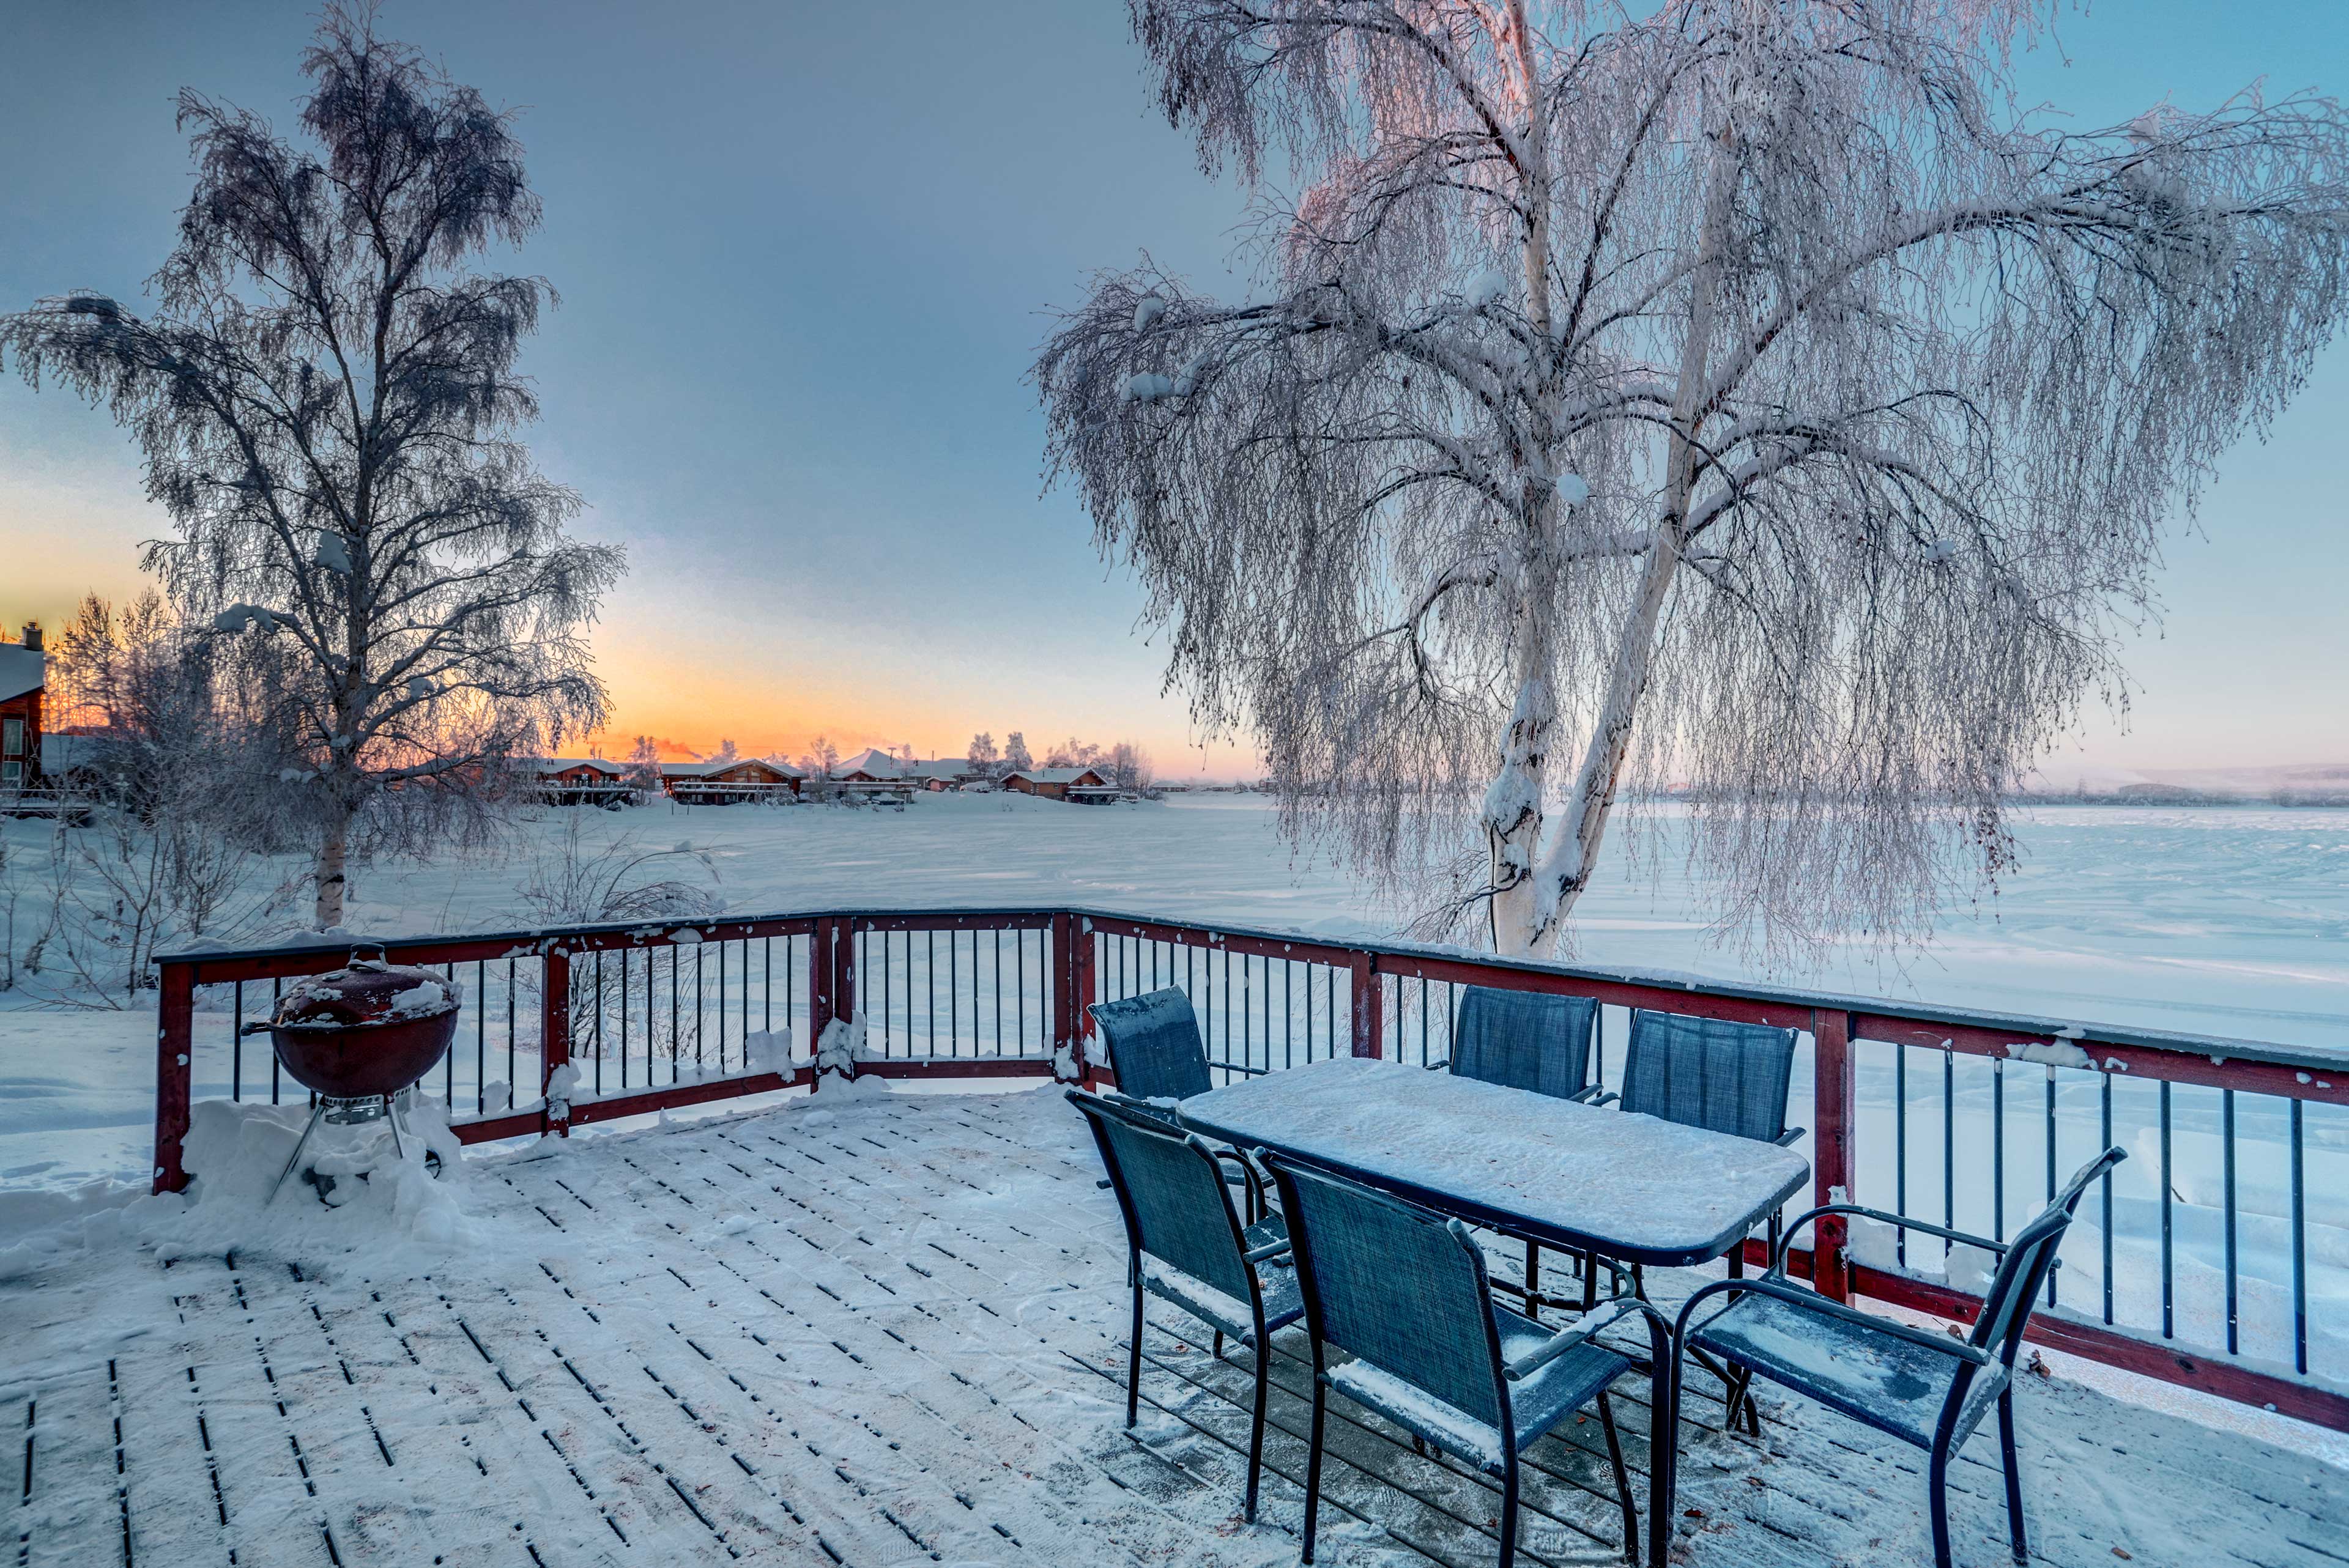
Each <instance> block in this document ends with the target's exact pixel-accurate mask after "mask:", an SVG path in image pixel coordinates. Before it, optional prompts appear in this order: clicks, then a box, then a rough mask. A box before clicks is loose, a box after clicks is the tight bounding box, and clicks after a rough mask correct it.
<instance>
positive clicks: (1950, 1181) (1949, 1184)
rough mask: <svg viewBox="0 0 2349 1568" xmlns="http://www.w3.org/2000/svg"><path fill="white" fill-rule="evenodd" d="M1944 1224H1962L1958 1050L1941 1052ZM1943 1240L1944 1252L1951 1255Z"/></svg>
mask: <svg viewBox="0 0 2349 1568" xmlns="http://www.w3.org/2000/svg"><path fill="white" fill-rule="evenodd" d="M1941 1224H1942V1227H1943V1228H1944V1229H1946V1230H1952V1231H1954V1230H1956V1229H1957V1228H1958V1053H1957V1052H1955V1051H1948V1050H1945V1051H1943V1052H1942V1053H1941ZM1949 1252H1950V1247H1949V1243H1946V1242H1944V1243H1941V1255H1942V1256H1943V1257H1947V1256H1948V1255H1949Z"/></svg>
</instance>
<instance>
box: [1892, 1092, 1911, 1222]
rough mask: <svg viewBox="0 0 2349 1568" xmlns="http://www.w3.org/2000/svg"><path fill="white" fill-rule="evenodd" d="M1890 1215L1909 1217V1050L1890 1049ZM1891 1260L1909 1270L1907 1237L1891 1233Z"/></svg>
mask: <svg viewBox="0 0 2349 1568" xmlns="http://www.w3.org/2000/svg"><path fill="white" fill-rule="evenodd" d="M1892 1212H1894V1213H1896V1214H1898V1215H1899V1216H1900V1217H1901V1218H1902V1219H1904V1220H1905V1219H1907V1218H1908V1217H1909V1047H1907V1046H1894V1047H1892ZM1892 1257H1893V1262H1894V1263H1895V1264H1896V1265H1898V1266H1899V1267H1900V1268H1904V1269H1905V1268H1907V1267H1908V1266H1909V1233H1908V1232H1906V1231H1901V1230H1896V1231H1894V1232H1893V1233H1892Z"/></svg>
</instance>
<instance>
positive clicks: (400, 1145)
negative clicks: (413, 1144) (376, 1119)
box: [383, 1105, 408, 1165]
mask: <svg viewBox="0 0 2349 1568" xmlns="http://www.w3.org/2000/svg"><path fill="white" fill-rule="evenodd" d="M383 1119H385V1120H386V1121H388V1122H389V1123H391V1152H392V1157H393V1158H394V1159H396V1160H398V1161H399V1162H400V1163H401V1164H402V1165H405V1164H407V1163H408V1140H406V1139H405V1138H402V1137H401V1136H400V1135H399V1107H398V1106H396V1105H387V1106H385V1107H384V1108H383Z"/></svg>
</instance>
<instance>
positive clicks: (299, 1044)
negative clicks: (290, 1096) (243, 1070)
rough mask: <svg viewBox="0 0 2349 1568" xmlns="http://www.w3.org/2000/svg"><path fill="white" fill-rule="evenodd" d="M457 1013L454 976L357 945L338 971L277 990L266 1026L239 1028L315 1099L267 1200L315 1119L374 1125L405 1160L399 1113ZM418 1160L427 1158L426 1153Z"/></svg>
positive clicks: (298, 1155) (295, 1160)
mask: <svg viewBox="0 0 2349 1568" xmlns="http://www.w3.org/2000/svg"><path fill="white" fill-rule="evenodd" d="M457 1011H458V994H457V986H456V983H455V982H454V981H451V980H445V979H443V978H441V977H440V975H435V974H433V973H432V972H431V971H429V970H427V969H411V968H406V967H403V966H400V965H394V964H389V963H387V962H385V960H384V957H383V953H382V950H381V949H379V948H378V949H374V950H372V951H371V953H370V950H368V949H364V948H363V949H360V950H358V951H357V952H354V953H353V954H351V957H350V962H349V963H348V964H347V965H346V966H345V967H343V968H341V969H336V970H333V971H331V972H329V973H327V974H325V975H311V976H309V977H308V978H307V979H305V980H304V981H303V982H302V983H301V984H300V985H296V986H295V988H294V989H293V990H291V991H288V992H287V993H285V995H284V996H282V997H281V998H279V1000H278V1003H277V1007H276V1010H275V1011H274V1013H273V1014H272V1015H271V1016H270V1018H269V1020H268V1022H266V1023H257V1024H248V1025H246V1026H245V1032H246V1033H247V1034H266V1035H268V1037H269V1044H270V1047H271V1049H273V1050H274V1051H275V1052H276V1055H277V1060H278V1063H279V1065H281V1066H282V1067H284V1068H285V1072H286V1074H287V1076H288V1077H290V1078H293V1079H294V1081H295V1082H296V1083H298V1084H300V1085H302V1086H303V1087H304V1088H307V1089H309V1090H310V1091H311V1093H312V1094H313V1096H315V1098H316V1103H315V1104H314V1105H313V1106H312V1108H311V1110H310V1119H309V1121H308V1122H307V1123H306V1124H305V1125H304V1127H303V1129H302V1136H301V1137H300V1138H299V1139H298V1140H295V1145H294V1152H293V1154H292V1156H291V1157H289V1158H288V1159H287V1160H286V1161H285V1170H284V1171H280V1172H279V1173H278V1177H277V1184H276V1186H274V1187H272V1188H271V1189H270V1190H269V1199H270V1202H275V1201H276V1198H277V1194H278V1191H280V1190H281V1189H283V1188H284V1187H285V1183H286V1181H287V1180H288V1179H289V1178H291V1177H292V1176H293V1174H294V1172H295V1171H296V1170H298V1169H300V1167H301V1164H302V1156H303V1155H304V1153H305V1152H306V1151H307V1150H308V1149H309V1147H310V1140H311V1137H312V1135H314V1134H315V1133H316V1131H317V1130H318V1125H319V1123H321V1122H326V1123H327V1124H329V1125H333V1126H338V1127H357V1126H365V1125H367V1124H369V1123H372V1122H377V1121H380V1122H383V1123H385V1124H386V1125H387V1126H388V1128H389V1129H390V1131H391V1147H392V1151H393V1152H394V1153H395V1154H397V1155H398V1157H399V1158H400V1159H402V1160H405V1159H407V1158H408V1140H409V1136H411V1135H410V1134H409V1132H408V1131H407V1129H406V1128H405V1127H404V1126H403V1119H404V1116H405V1113H406V1111H407V1109H408V1107H409V1100H410V1099H411V1098H412V1097H413V1094H414V1091H415V1088H416V1084H417V1082H418V1080H419V1079H420V1078H423V1076H424V1075H425V1074H426V1073H427V1072H429V1071H430V1070H431V1068H432V1065H433V1064H434V1063H435V1062H437V1061H439V1060H440V1057H441V1056H442V1054H443V1053H445V1052H446V1051H447V1050H448V1048H449V1041H450V1037H452V1036H454V1035H455V1033H456V1030H457ZM427 1161H428V1162H433V1161H431V1157H430V1154H429V1151H428V1152H427Z"/></svg>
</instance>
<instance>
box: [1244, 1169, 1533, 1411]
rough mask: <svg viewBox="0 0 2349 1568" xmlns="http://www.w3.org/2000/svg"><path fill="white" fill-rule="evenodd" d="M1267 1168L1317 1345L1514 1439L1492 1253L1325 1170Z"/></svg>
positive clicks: (1433, 1218)
mask: <svg viewBox="0 0 2349 1568" xmlns="http://www.w3.org/2000/svg"><path fill="white" fill-rule="evenodd" d="M1263 1159H1264V1162H1265V1163H1266V1164H1268V1165H1269V1166H1270V1167H1271V1168H1272V1174H1273V1180H1274V1181H1277V1182H1278V1183H1279V1187H1280V1208H1281V1212H1282V1213H1283V1214H1284V1215H1285V1216H1287V1218H1288V1239H1289V1243H1290V1245H1291V1246H1292V1247H1294V1248H1295V1250H1296V1256H1297V1269H1298V1283H1299V1285H1300V1286H1301V1287H1302V1288H1303V1293H1304V1296H1305V1313H1306V1325H1307V1327H1308V1328H1309V1330H1310V1331H1311V1333H1312V1335H1313V1337H1314V1340H1315V1341H1316V1343H1317V1345H1318V1346H1337V1347H1338V1348H1339V1349H1340V1350H1346V1351H1350V1352H1351V1353H1353V1354H1354V1355H1355V1356H1357V1357H1361V1359H1363V1360H1365V1361H1368V1362H1370V1363H1371V1365H1372V1366H1374V1367H1379V1368H1381V1370H1383V1371H1385V1372H1387V1373H1389V1374H1391V1375H1392V1376H1393V1377H1399V1378H1401V1379H1402V1381H1404V1382H1406V1383H1409V1384H1411V1385H1412V1386H1413V1387H1417V1388H1421V1389H1423V1390H1425V1391H1426V1392H1428V1393H1430V1394H1433V1395H1434V1396H1435V1397H1436V1398H1439V1399H1441V1400H1443V1401H1444V1403H1445V1404H1447V1405H1450V1406H1452V1407H1454V1408H1456V1409H1459V1410H1462V1411H1464V1412H1465V1413H1467V1414H1468V1415H1470V1416H1473V1417H1475V1418H1476V1419H1478V1420H1480V1421H1484V1422H1485V1423H1487V1424H1488V1425H1491V1426H1495V1427H1500V1428H1502V1429H1504V1430H1506V1428H1507V1418H1508V1407H1507V1401H1506V1398H1505V1397H1504V1396H1503V1394H1502V1393H1501V1351H1500V1336H1499V1333H1498V1330H1497V1329H1496V1328H1495V1326H1494V1322H1493V1307H1492V1296H1491V1295H1490V1291H1489V1286H1488V1285H1487V1283H1486V1280H1485V1254H1484V1253H1483V1252H1482V1251H1480V1250H1479V1249H1478V1247H1477V1245H1476V1243H1475V1241H1474V1240H1473V1239H1471V1238H1470V1237H1469V1236H1468V1234H1467V1233H1466V1231H1465V1230H1464V1228H1463V1227H1462V1226H1460V1225H1459V1224H1458V1223H1457V1222H1453V1221H1447V1220H1445V1219H1444V1217H1443V1216H1442V1215H1440V1214H1432V1213H1430V1212H1427V1211H1426V1210H1424V1209H1422V1208H1419V1207H1418V1206H1416V1205H1415V1204H1411V1203H1406V1202H1402V1200H1401V1199H1399V1198H1394V1197H1391V1196H1389V1195H1388V1194H1386V1193H1384V1192H1381V1191H1376V1190H1374V1189H1372V1188H1370V1187H1365V1186H1363V1185H1362V1184H1361V1183H1360V1182H1358V1181H1348V1180H1347V1179H1346V1178H1344V1177H1342V1176H1337V1175H1333V1174H1331V1173H1330V1172H1329V1171H1321V1170H1317V1169H1316V1168H1314V1167H1313V1166H1310V1165H1303V1164H1299V1163H1298V1162H1296V1161H1291V1160H1287V1159H1284V1158H1283V1157H1281V1156H1280V1155H1278V1154H1269V1153H1268V1154H1266V1155H1265V1156H1263Z"/></svg>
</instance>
